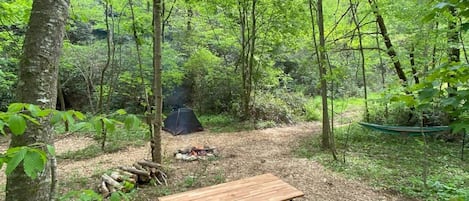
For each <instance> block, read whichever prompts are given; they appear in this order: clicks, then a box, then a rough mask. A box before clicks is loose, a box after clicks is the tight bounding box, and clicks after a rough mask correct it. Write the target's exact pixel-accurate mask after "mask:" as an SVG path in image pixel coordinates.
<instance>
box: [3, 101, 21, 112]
mask: <svg viewBox="0 0 469 201" xmlns="http://www.w3.org/2000/svg"><path fill="white" fill-rule="evenodd" d="M23 108H24V104H23V103H12V104H10V105H9V106H8V111H7V112H11V113H17V112H21V111H22V110H23Z"/></svg>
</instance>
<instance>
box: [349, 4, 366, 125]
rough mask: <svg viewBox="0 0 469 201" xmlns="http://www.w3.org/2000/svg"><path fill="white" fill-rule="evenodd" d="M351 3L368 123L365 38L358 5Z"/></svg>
mask: <svg viewBox="0 0 469 201" xmlns="http://www.w3.org/2000/svg"><path fill="white" fill-rule="evenodd" d="M349 2H350V9H351V10H352V19H353V22H354V23H355V27H356V29H357V33H358V42H359V52H360V67H361V70H362V79H363V92H364V93H365V94H364V95H365V120H366V122H370V115H369V111H368V91H367V84H366V70H365V53H364V51H363V37H362V33H361V28H360V23H359V22H358V16H357V7H358V4H357V5H354V4H353V3H352V0H349Z"/></svg>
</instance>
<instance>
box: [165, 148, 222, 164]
mask: <svg viewBox="0 0 469 201" xmlns="http://www.w3.org/2000/svg"><path fill="white" fill-rule="evenodd" d="M174 156H175V157H176V159H178V160H184V161H195V160H199V159H200V160H206V159H208V158H211V157H217V156H218V151H217V149H216V148H215V147H209V146H195V147H191V148H185V149H179V150H178V151H177V152H176V153H174Z"/></svg>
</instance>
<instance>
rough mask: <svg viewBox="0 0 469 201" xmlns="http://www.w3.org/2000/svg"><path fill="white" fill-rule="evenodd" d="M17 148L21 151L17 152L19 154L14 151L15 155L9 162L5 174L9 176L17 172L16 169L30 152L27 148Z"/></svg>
mask: <svg viewBox="0 0 469 201" xmlns="http://www.w3.org/2000/svg"><path fill="white" fill-rule="evenodd" d="M17 148H18V149H20V150H19V151H17V152H15V151H13V152H14V153H11V154H12V156H13V157H12V158H11V159H10V160H8V163H7V169H6V170H5V173H6V174H7V175H8V174H10V173H12V172H13V170H15V169H16V167H18V165H19V164H20V162H21V161H22V160H23V159H24V156H25V155H26V153H27V152H28V150H27V149H26V147H17ZM13 149H15V148H13ZM7 152H8V151H7Z"/></svg>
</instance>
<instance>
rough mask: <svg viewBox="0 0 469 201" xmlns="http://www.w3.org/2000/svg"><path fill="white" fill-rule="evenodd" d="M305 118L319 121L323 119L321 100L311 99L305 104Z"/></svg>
mask: <svg viewBox="0 0 469 201" xmlns="http://www.w3.org/2000/svg"><path fill="white" fill-rule="evenodd" d="M303 107H304V109H305V120H306V121H317V120H319V119H321V110H322V109H321V102H320V101H317V99H310V100H308V101H307V102H306V103H305V104H304V106H303Z"/></svg>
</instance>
